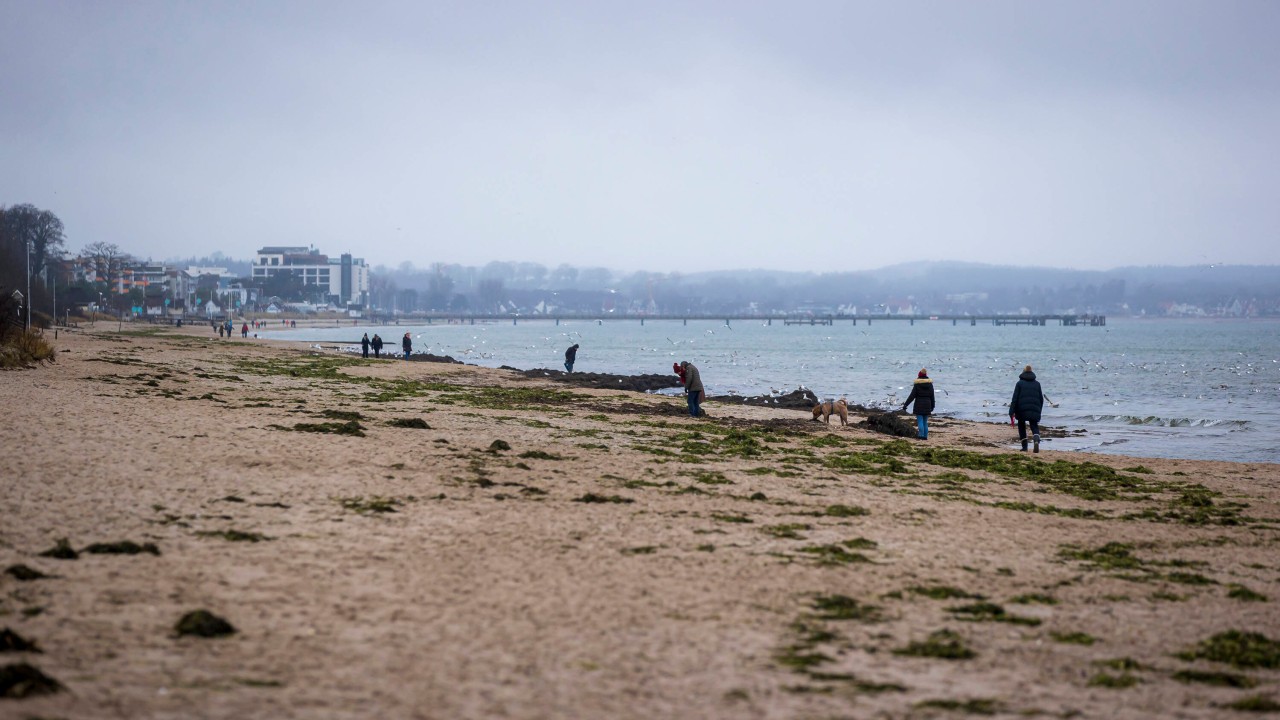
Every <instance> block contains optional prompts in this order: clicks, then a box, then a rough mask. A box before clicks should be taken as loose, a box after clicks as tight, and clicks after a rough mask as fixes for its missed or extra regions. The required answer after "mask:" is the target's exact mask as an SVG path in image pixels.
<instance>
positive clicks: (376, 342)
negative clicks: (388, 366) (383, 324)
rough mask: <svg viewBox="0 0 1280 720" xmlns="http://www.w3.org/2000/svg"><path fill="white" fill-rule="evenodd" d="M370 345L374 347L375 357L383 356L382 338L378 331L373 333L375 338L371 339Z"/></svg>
mask: <svg viewBox="0 0 1280 720" xmlns="http://www.w3.org/2000/svg"><path fill="white" fill-rule="evenodd" d="M369 347H371V348H373V356H374V357H375V358H380V357H382V338H381V337H380V336H379V335H378V333H374V334H373V339H372V340H370V341H369Z"/></svg>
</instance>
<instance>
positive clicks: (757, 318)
mask: <svg viewBox="0 0 1280 720" xmlns="http://www.w3.org/2000/svg"><path fill="white" fill-rule="evenodd" d="M379 319H380V318H379ZM398 320H399V321H402V322H403V321H409V322H416V321H422V322H425V323H427V324H428V325H431V324H434V323H436V322H444V323H452V324H463V325H465V324H471V325H474V324H476V322H506V321H510V322H511V323H512V324H513V325H515V324H518V323H519V322H520V321H521V320H532V321H539V322H546V321H549V320H550V321H554V322H555V324H557V325H559V324H560V322H561V321H562V320H564V321H569V320H574V321H584V320H585V321H590V322H604V321H605V320H611V321H617V320H626V321H639V322H640V324H641V325H643V324H644V323H645V321H646V320H680V321H681V322H683V323H684V324H685V325H688V324H689V321H690V320H699V321H706V320H712V321H716V322H724V324H726V325H727V324H729V323H731V322H732V321H734V320H737V321H741V322H759V323H762V324H765V325H772V324H773V323H774V322H779V323H782V324H783V325H835V324H836V323H844V322H848V323H851V324H853V325H857V324H858V323H859V322H864V323H866V324H868V325H870V324H872V323H873V322H902V321H906V322H909V323H911V324H912V325H915V324H916V323H917V322H921V323H924V322H950V323H951V324H952V325H959V324H961V323H965V324H968V325H977V324H978V323H982V324H984V325H985V324H991V325H1037V326H1043V325H1049V324H1052V323H1057V324H1058V325H1059V326H1063V327H1067V326H1071V327H1077V326H1085V327H1101V326H1105V325H1106V324H1107V316H1106V315H1092V314H1090V315H1064V314H1042V313H1037V314H1028V315H1021V314H1018V315H1013V314H1009V315H894V314H883V315H870V314H863V315H782V314H779V315H742V314H732V313H729V314H651V315H640V314H631V315H621V314H618V313H603V314H586V313H584V314H568V313H566V314H520V313H480V314H459V313H415V314H413V315H403V316H401V317H400V318H398Z"/></svg>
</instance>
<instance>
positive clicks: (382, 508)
mask: <svg viewBox="0 0 1280 720" xmlns="http://www.w3.org/2000/svg"><path fill="white" fill-rule="evenodd" d="M338 503H339V504H340V505H342V507H343V509H346V510H353V511H355V512H358V513H360V514H362V515H364V514H366V513H393V512H396V507H398V506H401V505H403V504H404V502H403V501H401V500H398V499H396V498H389V497H381V496H378V495H373V496H370V497H368V498H365V497H360V496H356V497H345V498H338Z"/></svg>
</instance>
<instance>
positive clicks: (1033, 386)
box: [1009, 365, 1045, 452]
mask: <svg viewBox="0 0 1280 720" xmlns="http://www.w3.org/2000/svg"><path fill="white" fill-rule="evenodd" d="M1044 400H1045V397H1044V391H1043V390H1041V389H1040V382H1039V381H1038V380H1036V374H1035V373H1034V372H1032V371H1031V366H1030V365H1028V366H1026V367H1025V368H1023V369H1022V374H1021V375H1019V376H1018V384H1016V385H1014V386H1013V399H1012V400H1010V401H1009V420H1010V421H1012V420H1014V419H1015V418H1016V419H1017V421H1018V439H1019V440H1021V441H1022V451H1023V452H1026V451H1027V423H1031V439H1032V444H1033V450H1032V452H1040V411H1041V410H1042V409H1044Z"/></svg>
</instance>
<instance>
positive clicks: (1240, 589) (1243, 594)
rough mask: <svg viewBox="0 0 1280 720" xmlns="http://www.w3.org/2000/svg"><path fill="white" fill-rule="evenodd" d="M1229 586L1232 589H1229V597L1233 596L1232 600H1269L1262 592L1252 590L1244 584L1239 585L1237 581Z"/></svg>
mask: <svg viewBox="0 0 1280 720" xmlns="http://www.w3.org/2000/svg"><path fill="white" fill-rule="evenodd" d="M1228 587H1229V588H1231V589H1230V590H1228V591H1227V597H1229V598H1231V599H1232V600H1239V601H1241V602H1266V601H1267V596H1266V595H1263V594H1262V593H1258V592H1254V591H1253V590H1250V589H1249V588H1247V587H1245V586H1244V585H1237V584H1235V583H1232V584H1231V585H1229V586H1228Z"/></svg>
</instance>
